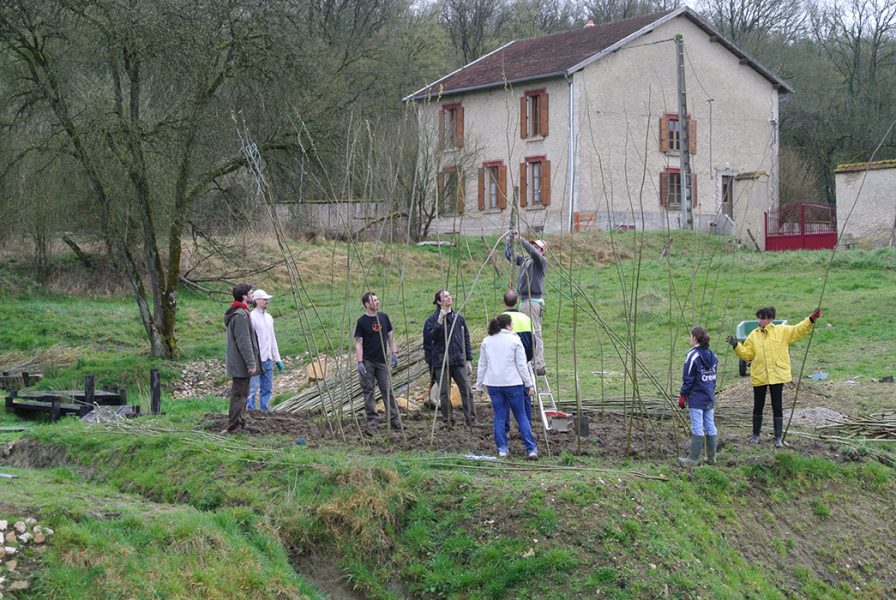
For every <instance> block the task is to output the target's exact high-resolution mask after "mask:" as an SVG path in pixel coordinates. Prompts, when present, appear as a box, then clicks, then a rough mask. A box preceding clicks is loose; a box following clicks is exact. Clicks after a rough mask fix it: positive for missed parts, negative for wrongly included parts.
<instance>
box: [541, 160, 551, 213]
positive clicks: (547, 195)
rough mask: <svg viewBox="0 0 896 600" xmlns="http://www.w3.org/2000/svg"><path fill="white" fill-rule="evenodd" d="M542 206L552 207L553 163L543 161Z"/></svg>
mask: <svg viewBox="0 0 896 600" xmlns="http://www.w3.org/2000/svg"><path fill="white" fill-rule="evenodd" d="M541 205H542V206H550V205H551V161H549V160H543V161H541Z"/></svg>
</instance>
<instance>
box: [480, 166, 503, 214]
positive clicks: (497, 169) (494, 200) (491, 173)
mask: <svg viewBox="0 0 896 600" xmlns="http://www.w3.org/2000/svg"><path fill="white" fill-rule="evenodd" d="M478 204H479V210H490V209H502V208H505V207H506V206H507V167H506V166H505V165H504V164H503V163H502V162H501V161H492V162H487V163H483V164H482V168H480V169H479V195H478Z"/></svg>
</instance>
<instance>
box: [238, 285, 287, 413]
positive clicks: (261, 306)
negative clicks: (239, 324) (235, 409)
mask: <svg viewBox="0 0 896 600" xmlns="http://www.w3.org/2000/svg"><path fill="white" fill-rule="evenodd" d="M271 298H273V296H271V295H270V294H268V293H267V292H266V291H264V290H261V289H259V290H255V292H254V293H253V294H252V303H253V304H254V305H255V309H254V310H253V311H252V312H251V313H250V314H249V316H250V317H251V319H252V328H253V329H255V335H257V336H258V353H259V354H260V355H261V368H260V369H259V370H258V374H257V375H253V376H252V378H251V379H250V380H249V401H248V403H247V404H246V408H249V409H254V408H255V396H256V394H258V395H259V398H258V407H259V408H260V409H261V410H269V408H270V407H269V402H270V400H271V394H272V393H273V391H274V364H276V365H277V371H282V370H283V361H282V360H280V349H279V348H278V347H277V337H276V336H275V335H274V318H273V317H272V316H271V315H269V314H268V303H269V302H270V301H271ZM259 390H260V392H261V393H260V394H259Z"/></svg>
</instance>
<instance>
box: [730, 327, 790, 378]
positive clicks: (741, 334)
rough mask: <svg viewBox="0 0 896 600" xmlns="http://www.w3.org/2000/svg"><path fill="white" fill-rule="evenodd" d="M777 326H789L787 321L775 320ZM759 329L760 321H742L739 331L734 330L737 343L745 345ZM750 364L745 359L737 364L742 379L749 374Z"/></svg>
mask: <svg viewBox="0 0 896 600" xmlns="http://www.w3.org/2000/svg"><path fill="white" fill-rule="evenodd" d="M772 323H774V324H775V325H787V319H774V320H773V321H772ZM757 327H759V321H757V320H756V319H750V320H749V321H741V322H740V323H738V324H737V329H735V330H734V337H736V338H737V341H738V342H740V343H744V342H745V341H746V340H747V336H748V335H750V332H751V331H753V330H754V329H756V328H757ZM749 368H750V363H748V362H747V361H745V360H744V359H742V358H741V359H740V360H739V362H738V364H737V372H738V373H739V374H740V376H741V377H746V376H747V373H749V372H750V371H749Z"/></svg>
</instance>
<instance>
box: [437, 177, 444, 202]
mask: <svg viewBox="0 0 896 600" xmlns="http://www.w3.org/2000/svg"><path fill="white" fill-rule="evenodd" d="M444 199H445V174H444V173H439V174H438V175H436V202H438V205H439V206H442V203H443V202H444Z"/></svg>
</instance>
